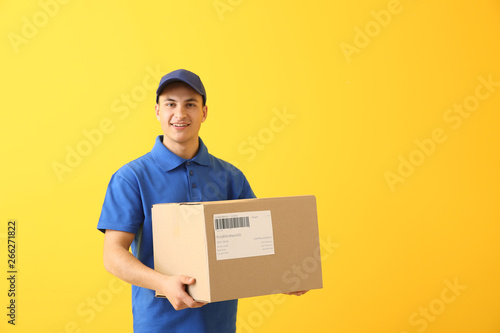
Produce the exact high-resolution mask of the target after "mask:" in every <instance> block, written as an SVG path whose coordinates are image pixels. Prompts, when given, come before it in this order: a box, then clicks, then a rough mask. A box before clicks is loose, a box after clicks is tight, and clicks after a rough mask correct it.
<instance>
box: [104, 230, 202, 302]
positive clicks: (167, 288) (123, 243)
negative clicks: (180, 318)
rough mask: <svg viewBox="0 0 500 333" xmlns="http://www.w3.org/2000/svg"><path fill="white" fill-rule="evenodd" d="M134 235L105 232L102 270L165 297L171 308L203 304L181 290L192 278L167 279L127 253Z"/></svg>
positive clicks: (112, 231) (179, 276)
mask: <svg viewBox="0 0 500 333" xmlns="http://www.w3.org/2000/svg"><path fill="white" fill-rule="evenodd" d="M134 237H135V235H134V234H132V233H129V232H124V231H116V230H109V229H108V230H106V233H105V235H104V267H105V268H106V270H107V271H108V272H110V273H111V274H113V275H115V276H117V277H118V278H120V279H122V280H123V281H125V282H128V283H130V284H133V285H136V286H138V287H142V288H147V289H151V290H157V291H158V292H159V293H161V294H162V295H165V296H166V297H167V298H168V300H169V301H170V303H171V304H172V306H173V307H174V309H176V310H182V309H185V308H198V307H200V306H202V305H204V303H200V302H195V301H194V300H193V299H192V298H191V296H189V295H188V294H187V293H186V291H185V285H186V284H193V283H195V279H194V278H192V277H188V276H184V275H176V276H168V275H165V274H162V273H160V272H157V271H155V270H154V269H151V268H149V267H147V266H146V265H144V264H143V263H142V262H140V261H139V259H137V258H136V257H135V256H134V255H133V254H132V253H130V252H129V248H130V244H132V241H133V240H134Z"/></svg>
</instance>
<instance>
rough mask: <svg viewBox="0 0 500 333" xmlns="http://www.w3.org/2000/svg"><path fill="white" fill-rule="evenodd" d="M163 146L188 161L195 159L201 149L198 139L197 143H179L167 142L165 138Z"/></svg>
mask: <svg viewBox="0 0 500 333" xmlns="http://www.w3.org/2000/svg"><path fill="white" fill-rule="evenodd" d="M163 145H164V146H165V147H167V149H168V150H170V151H171V152H172V153H174V154H175V155H177V156H179V157H182V158H184V159H186V160H189V159H192V158H193V157H195V155H196V154H197V153H198V149H199V148H200V143H199V141H198V138H196V141H194V140H193V142H191V143H178V142H168V141H167V140H165V137H163Z"/></svg>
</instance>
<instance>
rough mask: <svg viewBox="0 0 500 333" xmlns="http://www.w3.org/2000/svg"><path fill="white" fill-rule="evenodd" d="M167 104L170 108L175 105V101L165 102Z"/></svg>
mask: <svg viewBox="0 0 500 333" xmlns="http://www.w3.org/2000/svg"><path fill="white" fill-rule="evenodd" d="M165 106H167V107H169V108H170V107H172V106H174V103H172V102H167V103H165Z"/></svg>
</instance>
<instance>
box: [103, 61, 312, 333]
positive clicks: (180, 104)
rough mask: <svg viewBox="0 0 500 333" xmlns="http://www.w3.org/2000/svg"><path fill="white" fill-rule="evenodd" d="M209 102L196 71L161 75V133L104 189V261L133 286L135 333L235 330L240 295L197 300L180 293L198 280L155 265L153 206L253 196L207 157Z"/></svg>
mask: <svg viewBox="0 0 500 333" xmlns="http://www.w3.org/2000/svg"><path fill="white" fill-rule="evenodd" d="M206 100H207V95H206V92H205V87H204V86H203V83H202V82H201V80H200V78H199V77H198V75H196V74H194V73H192V72H190V71H187V70H184V69H179V70H176V71H173V72H171V73H168V74H167V75H165V76H163V77H162V79H161V80H160V84H159V86H158V89H157V91H156V105H155V111H156V118H157V119H158V120H159V122H160V125H161V129H162V132H163V135H159V136H158V137H157V138H156V140H155V143H154V146H153V149H152V150H151V151H150V152H149V153H147V154H146V155H143V156H142V157H139V158H138V159H136V160H134V161H132V162H129V163H127V164H126V165H124V166H123V167H121V168H120V169H119V170H118V171H117V172H116V173H114V174H113V176H112V177H111V180H110V182H109V185H108V188H107V192H106V196H105V199H104V203H103V207H102V211H101V216H100V219H99V222H98V226H97V227H98V229H99V230H101V231H102V232H104V233H105V235H104V266H105V268H106V270H108V271H109V272H110V273H112V274H113V275H115V276H117V277H118V278H120V279H122V280H123V281H125V282H128V283H130V284H132V312H133V317H134V332H136V333H141V332H147V333H155V332H196V333H202V332H214V333H221V332H235V331H236V311H237V304H238V303H237V302H238V301H237V300H230V301H223V302H215V303H209V304H204V303H200V302H196V301H195V300H193V299H192V298H191V297H190V296H189V295H188V294H187V293H186V291H185V287H186V285H190V284H193V283H195V281H196V280H195V277H192V276H184V275H178V276H167V275H165V274H162V273H160V272H157V271H155V270H154V263H153V238H152V223H151V207H152V205H154V204H157V203H167V202H189V201H192V202H198V201H214V200H233V199H247V198H255V195H254V193H253V191H252V189H251V187H250V185H249V183H248V181H247V179H246V178H245V176H244V175H243V173H242V172H241V171H240V170H238V169H237V168H235V167H234V166H233V165H231V164H229V163H227V162H225V161H223V160H221V159H218V158H216V157H214V156H213V155H211V154H209V152H208V150H207V147H206V146H205V144H204V143H203V141H202V140H201V138H199V136H198V134H199V131H200V127H201V124H202V123H203V122H205V120H206V119H207V114H208V107H207V105H206ZM130 248H132V253H130V252H129V249H130ZM172 255H175V253H172ZM155 291H157V292H158V293H159V294H162V295H165V296H166V299H163V298H155ZM293 294H295V295H301V294H303V292H298V293H293Z"/></svg>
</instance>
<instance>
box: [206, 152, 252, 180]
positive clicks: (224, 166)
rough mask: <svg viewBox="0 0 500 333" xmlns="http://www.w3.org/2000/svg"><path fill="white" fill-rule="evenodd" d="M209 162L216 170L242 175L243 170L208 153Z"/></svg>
mask: <svg viewBox="0 0 500 333" xmlns="http://www.w3.org/2000/svg"><path fill="white" fill-rule="evenodd" d="M210 164H211V165H212V166H213V168H214V170H216V171H221V172H225V173H228V174H229V175H234V176H243V177H244V175H243V172H242V171H241V170H240V169H238V168H237V167H236V166H234V165H233V164H231V163H229V162H227V161H225V160H223V159H220V158H218V157H215V156H213V155H210Z"/></svg>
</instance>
